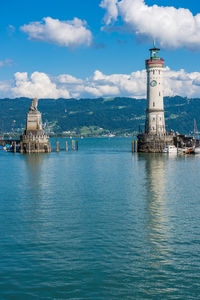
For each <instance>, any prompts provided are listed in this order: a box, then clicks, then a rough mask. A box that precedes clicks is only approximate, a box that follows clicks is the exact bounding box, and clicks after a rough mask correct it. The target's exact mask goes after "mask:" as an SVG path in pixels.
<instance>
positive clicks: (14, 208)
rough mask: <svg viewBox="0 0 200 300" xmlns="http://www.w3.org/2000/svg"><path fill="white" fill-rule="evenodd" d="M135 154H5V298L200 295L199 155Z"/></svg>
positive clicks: (1, 158) (112, 147) (96, 145)
mask: <svg viewBox="0 0 200 300" xmlns="http://www.w3.org/2000/svg"><path fill="white" fill-rule="evenodd" d="M69 143H71V141H70V142H69ZM64 144H65V140H60V145H61V148H62V147H63V148H64ZM53 148H55V140H54V141H53ZM130 150H131V139H129V138H110V139H109V138H91V139H82V140H79V151H78V152H73V151H69V152H68V153H66V152H64V151H63V152H60V153H51V154H26V155H20V154H18V153H17V154H13V153H5V152H0V166H1V171H0V254H1V256H0V299H20V300H21V299H74V300H75V299H76V300H79V299H80V300H81V299H87V300H88V299H91V300H98V299H102V300H104V299H106V300H107V299H108V300H110V299H123V300H124V299H200V155H196V156H183V157H177V156H168V155H166V154H133V155H132V154H131V152H130Z"/></svg>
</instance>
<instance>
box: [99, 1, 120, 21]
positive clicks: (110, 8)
mask: <svg viewBox="0 0 200 300" xmlns="http://www.w3.org/2000/svg"><path fill="white" fill-rule="evenodd" d="M117 1H118V0H103V1H102V2H101V3H100V6H101V7H102V8H105V9H106V11H107V12H106V14H105V16H104V22H105V24H106V25H108V24H110V23H111V22H112V21H116V20H117V17H118V9H117Z"/></svg>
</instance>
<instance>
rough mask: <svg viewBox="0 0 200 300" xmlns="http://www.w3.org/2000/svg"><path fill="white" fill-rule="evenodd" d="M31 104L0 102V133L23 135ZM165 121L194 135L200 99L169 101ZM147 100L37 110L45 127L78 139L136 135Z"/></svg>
mask: <svg viewBox="0 0 200 300" xmlns="http://www.w3.org/2000/svg"><path fill="white" fill-rule="evenodd" d="M30 103H31V100H30V99H27V98H18V99H1V100H0V112H1V115H0V132H1V133H3V132H22V130H23V128H24V127H25V124H26V114H27V112H28V109H29V106H30ZM164 103H165V118H166V128H167V130H170V129H174V130H175V131H178V132H180V133H190V132H191V131H193V123H194V119H196V123H197V127H198V125H199V128H200V99H199V98H198V99H187V98H182V97H178V96H176V97H172V98H170V97H167V98H165V100H164ZM145 108H146V100H144V99H140V100H137V99H133V98H109V99H104V98H98V99H80V100H76V99H69V100H66V99H58V100H52V99H41V100H40V101H39V106H38V109H39V110H40V111H41V112H42V119H43V123H46V124H47V127H48V129H49V131H51V132H55V133H62V132H68V134H71V133H69V131H70V132H73V134H79V135H87V136H90V135H91V136H92V135H102V134H106V133H114V134H116V135H124V134H134V133H135V132H137V131H138V128H139V126H140V128H141V129H144V123H145Z"/></svg>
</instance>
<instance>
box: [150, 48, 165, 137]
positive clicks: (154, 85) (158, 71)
mask: <svg viewBox="0 0 200 300" xmlns="http://www.w3.org/2000/svg"><path fill="white" fill-rule="evenodd" d="M149 51H150V58H149V59H146V71H147V109H146V122H145V133H147V134H150V135H160V136H163V135H165V133H166V131H165V117H164V104H163V68H164V59H163V58H160V54H159V52H160V49H159V48H156V47H155V43H154V47H153V48H151V49H149Z"/></svg>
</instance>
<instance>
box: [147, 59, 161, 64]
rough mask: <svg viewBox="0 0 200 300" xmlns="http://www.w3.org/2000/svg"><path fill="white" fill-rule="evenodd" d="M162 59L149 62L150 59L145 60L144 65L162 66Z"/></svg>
mask: <svg viewBox="0 0 200 300" xmlns="http://www.w3.org/2000/svg"><path fill="white" fill-rule="evenodd" d="M164 62H165V61H164V59H163V58H159V59H157V60H151V59H146V65H152V64H162V65H164Z"/></svg>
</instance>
